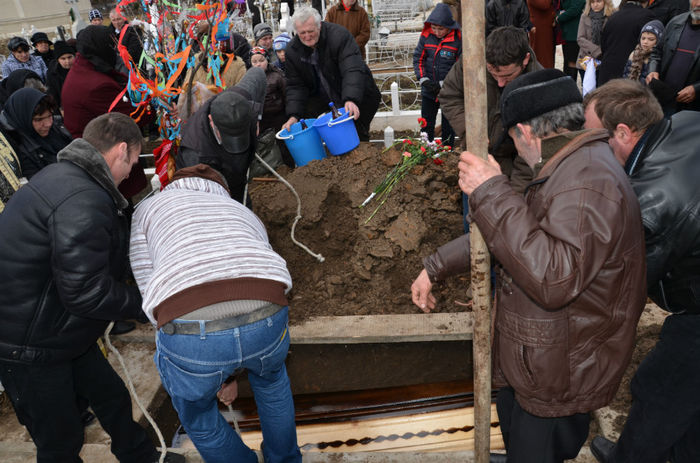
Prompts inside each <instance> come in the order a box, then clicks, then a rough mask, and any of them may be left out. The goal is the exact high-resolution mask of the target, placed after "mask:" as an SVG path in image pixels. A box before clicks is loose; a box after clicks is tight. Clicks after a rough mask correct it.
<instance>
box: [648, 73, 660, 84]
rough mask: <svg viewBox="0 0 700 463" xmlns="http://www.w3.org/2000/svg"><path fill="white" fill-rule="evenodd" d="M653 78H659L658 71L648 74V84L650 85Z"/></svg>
mask: <svg viewBox="0 0 700 463" xmlns="http://www.w3.org/2000/svg"><path fill="white" fill-rule="evenodd" d="M653 79H656V80H659V73H658V72H650V73H649V74H647V79H646V81H647V85H649V84H650V83H651V81H652V80H653Z"/></svg>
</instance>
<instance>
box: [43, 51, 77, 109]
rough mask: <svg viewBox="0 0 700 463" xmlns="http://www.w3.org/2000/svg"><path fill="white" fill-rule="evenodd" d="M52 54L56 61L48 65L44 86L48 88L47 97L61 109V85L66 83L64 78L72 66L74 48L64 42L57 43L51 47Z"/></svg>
mask: <svg viewBox="0 0 700 463" xmlns="http://www.w3.org/2000/svg"><path fill="white" fill-rule="evenodd" d="M53 53H54V56H55V57H56V59H54V60H53V61H51V62H50V63H49V70H48V71H47V72H46V84H47V85H48V86H49V91H48V93H49V95H51V96H52V97H53V99H54V100H55V101H56V104H57V105H58V106H59V107H61V90H62V89H63V83H64V82H65V81H66V76H68V71H70V68H71V66H73V61H74V60H75V48H73V47H71V46H70V45H68V44H67V43H66V42H64V41H58V42H56V43H55V44H54V45H53Z"/></svg>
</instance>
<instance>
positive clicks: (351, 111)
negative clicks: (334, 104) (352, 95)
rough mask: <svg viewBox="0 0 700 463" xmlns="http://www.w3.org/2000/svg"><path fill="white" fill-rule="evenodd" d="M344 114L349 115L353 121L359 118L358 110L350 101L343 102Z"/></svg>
mask: <svg viewBox="0 0 700 463" xmlns="http://www.w3.org/2000/svg"><path fill="white" fill-rule="evenodd" d="M345 112H346V113H347V114H349V115H351V116H352V118H353V119H357V118H358V117H360V108H358V107H357V105H356V104H355V103H353V102H352V101H346V102H345Z"/></svg>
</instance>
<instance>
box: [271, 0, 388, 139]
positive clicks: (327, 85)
mask: <svg viewBox="0 0 700 463" xmlns="http://www.w3.org/2000/svg"><path fill="white" fill-rule="evenodd" d="M292 23H293V24H294V30H295V31H296V33H297V35H296V36H295V37H294V38H293V39H292V40H291V41H290V42H289V44H288V45H287V49H286V67H287V69H286V74H287V104H286V109H287V115H288V116H289V120H288V121H287V122H286V123H285V124H284V126H283V127H284V128H286V129H288V130H289V128H290V127H291V126H292V124H294V123H295V122H298V121H299V119H301V118H303V117H316V116H318V115H319V114H320V113H322V112H325V111H328V104H329V103H330V102H333V103H334V104H335V105H336V107H341V106H342V107H344V108H345V111H347V113H348V114H350V115H351V116H352V117H353V118H354V119H355V127H356V128H357V132H358V134H359V136H360V140H362V141H368V140H369V124H370V122H371V121H372V118H373V117H374V114H375V113H376V112H377V108H379V101H380V99H381V94H380V93H379V89H378V88H377V85H376V84H375V83H374V78H373V77H372V72H371V71H370V70H369V68H368V67H367V65H366V64H365V62H364V61H363V59H362V54H361V53H360V48H359V47H358V46H357V43H356V42H355V39H354V38H353V36H352V34H350V32H348V30H347V29H345V28H344V27H343V26H339V25H337V24H333V23H329V22H322V21H321V15H320V14H319V13H318V11H316V10H315V9H313V8H311V7H308V6H304V7H301V8H299V9H298V10H297V11H296V12H295V13H294V16H292Z"/></svg>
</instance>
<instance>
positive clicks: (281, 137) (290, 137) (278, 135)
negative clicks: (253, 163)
mask: <svg viewBox="0 0 700 463" xmlns="http://www.w3.org/2000/svg"><path fill="white" fill-rule="evenodd" d="M282 132H284V129H282V130H280V131H279V132H277V134H276V135H275V138H276V139H278V140H294V135H292V134H291V133H290V134H289V136H288V137H283V136H282Z"/></svg>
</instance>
